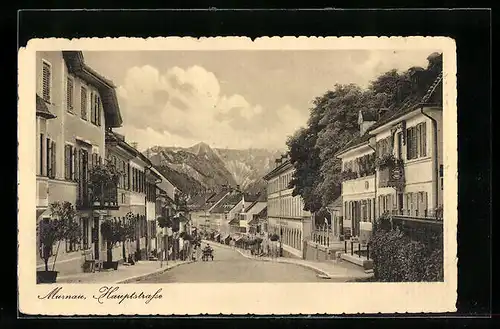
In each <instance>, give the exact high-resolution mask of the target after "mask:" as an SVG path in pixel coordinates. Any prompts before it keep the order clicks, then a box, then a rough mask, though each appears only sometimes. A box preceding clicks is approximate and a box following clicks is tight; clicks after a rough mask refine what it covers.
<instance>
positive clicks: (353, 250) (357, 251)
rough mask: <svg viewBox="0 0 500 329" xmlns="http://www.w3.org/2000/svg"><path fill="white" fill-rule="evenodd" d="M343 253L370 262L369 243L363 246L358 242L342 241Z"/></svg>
mask: <svg viewBox="0 0 500 329" xmlns="http://www.w3.org/2000/svg"><path fill="white" fill-rule="evenodd" d="M344 253H346V254H350V255H351V256H354V255H356V256H358V257H359V258H361V257H366V259H367V260H370V243H369V242H368V243H366V244H363V243H361V242H359V241H355V240H350V241H347V240H345V241H344Z"/></svg>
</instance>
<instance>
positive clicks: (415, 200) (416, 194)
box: [412, 193, 418, 215]
mask: <svg viewBox="0 0 500 329" xmlns="http://www.w3.org/2000/svg"><path fill="white" fill-rule="evenodd" d="M412 198H413V211H412V215H416V211H415V210H417V209H418V202H417V198H418V193H413V194H412Z"/></svg>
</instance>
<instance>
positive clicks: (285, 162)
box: [264, 156, 312, 258]
mask: <svg viewBox="0 0 500 329" xmlns="http://www.w3.org/2000/svg"><path fill="white" fill-rule="evenodd" d="M276 164H277V166H276V167H275V168H274V169H273V170H272V171H271V172H269V173H268V174H267V175H265V176H264V179H265V180H266V181H267V221H268V223H267V224H268V230H269V233H274V234H278V235H279V237H280V241H281V245H282V248H283V255H284V256H292V257H299V258H304V255H303V252H304V246H303V242H304V241H305V240H306V239H307V238H308V237H309V236H310V234H311V230H312V218H311V213H310V212H309V211H305V210H304V202H303V200H302V198H301V197H300V196H298V195H297V196H293V195H292V191H293V189H292V188H290V186H289V184H290V180H291V179H292V174H293V171H294V167H293V165H292V164H291V163H290V160H289V159H288V157H287V156H284V157H282V158H280V159H277V161H276Z"/></svg>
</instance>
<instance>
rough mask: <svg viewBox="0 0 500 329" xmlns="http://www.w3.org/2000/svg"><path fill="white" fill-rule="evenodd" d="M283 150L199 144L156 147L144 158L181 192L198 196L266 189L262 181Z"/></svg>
mask: <svg viewBox="0 0 500 329" xmlns="http://www.w3.org/2000/svg"><path fill="white" fill-rule="evenodd" d="M282 153H283V150H267V149H253V148H252V149H246V150H235V149H222V148H211V147H210V146H209V145H207V144H206V143H203V142H201V143H198V144H196V145H193V146H191V147H188V148H180V147H165V146H154V147H151V148H149V149H147V150H146V151H145V152H144V154H145V155H146V156H147V157H148V158H149V159H150V160H151V162H152V163H153V164H154V165H155V166H156V167H158V169H160V171H162V173H163V174H164V175H166V176H167V177H168V178H169V179H170V180H172V183H173V184H174V185H176V186H177V187H178V188H179V189H180V190H182V191H183V192H185V193H188V194H198V193H200V192H204V191H208V190H214V191H217V190H219V189H220V188H221V187H222V186H223V185H229V186H233V187H236V186H239V188H240V189H241V190H242V191H244V192H248V193H257V192H259V191H261V190H262V189H263V188H265V185H266V184H265V181H264V180H263V179H262V177H263V176H264V175H265V174H266V173H268V172H269V171H270V170H271V169H272V168H273V166H274V160H275V159H276V158H277V157H279V156H280V155H281V154H282Z"/></svg>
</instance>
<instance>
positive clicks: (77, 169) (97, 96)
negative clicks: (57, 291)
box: [36, 51, 122, 274]
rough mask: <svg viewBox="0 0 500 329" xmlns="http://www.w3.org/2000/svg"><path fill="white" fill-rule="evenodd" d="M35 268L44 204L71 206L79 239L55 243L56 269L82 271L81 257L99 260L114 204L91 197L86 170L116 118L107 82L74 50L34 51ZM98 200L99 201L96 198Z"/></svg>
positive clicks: (113, 95)
mask: <svg viewBox="0 0 500 329" xmlns="http://www.w3.org/2000/svg"><path fill="white" fill-rule="evenodd" d="M36 77H37V79H36V93H37V95H36V98H37V101H36V105H37V106H36V113H37V116H36V130H37V131H36V136H37V143H36V145H37V147H36V155H37V171H36V184H37V211H36V216H37V249H38V251H37V255H38V257H37V269H38V270H40V269H43V260H42V257H41V250H42V246H41V243H40V240H39V233H40V232H39V226H40V225H39V223H40V221H42V220H48V218H50V217H51V214H50V210H49V205H50V204H51V203H53V202H70V203H71V204H72V205H73V206H74V207H75V209H76V210H77V217H78V219H77V220H78V222H79V226H80V227H81V230H82V232H81V241H80V242H79V243H73V242H68V241H61V242H60V243H59V244H58V246H59V248H58V250H57V254H58V263H57V269H56V270H57V271H59V272H62V273H67V274H70V273H75V272H80V271H81V270H82V268H81V266H82V263H83V262H84V260H85V258H86V257H92V258H95V259H104V258H105V256H106V250H105V249H103V245H102V241H103V239H102V236H101V233H100V224H99V223H100V221H101V220H102V219H103V218H105V216H108V215H109V211H110V210H112V209H115V208H116V207H117V200H116V199H115V198H116V190H115V191H110V194H109V195H108V197H111V199H109V200H111V201H112V202H111V203H112V204H109V203H108V204H107V205H104V204H100V205H99V202H97V203H96V202H94V201H97V200H93V199H91V198H92V197H95V196H96V194H91V193H89V186H88V172H89V170H90V168H91V167H92V166H95V165H97V164H99V163H102V161H103V160H102V159H104V158H105V131H106V130H107V129H109V128H113V127H120V126H121V124H122V119H121V116H120V109H119V107H118V102H117V99H116V93H115V86H114V85H113V83H112V82H111V81H109V80H107V79H105V78H104V77H102V76H101V75H99V74H98V73H97V72H95V71H94V70H92V69H91V68H90V67H88V66H87V65H86V64H85V62H84V59H83V55H82V53H81V52H79V51H63V52H61V51H39V52H37V53H36ZM101 201H103V200H102V199H101Z"/></svg>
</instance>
